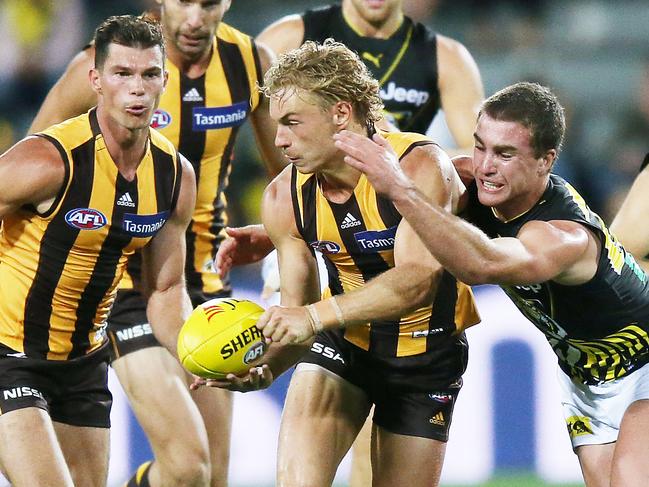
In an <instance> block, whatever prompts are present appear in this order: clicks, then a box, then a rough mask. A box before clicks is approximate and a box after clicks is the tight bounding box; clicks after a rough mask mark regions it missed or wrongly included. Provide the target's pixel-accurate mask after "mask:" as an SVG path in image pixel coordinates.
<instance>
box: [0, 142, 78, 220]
mask: <svg viewBox="0 0 649 487" xmlns="http://www.w3.org/2000/svg"><path fill="white" fill-rule="evenodd" d="M65 174H66V171H65V164H64V162H63V159H62V158H61V154H60V153H59V152H58V150H57V149H56V147H55V146H54V144H53V143H52V142H50V141H48V140H46V139H44V138H42V137H27V138H26V139H23V140H21V141H20V142H18V143H17V144H15V145H14V146H13V147H11V148H10V149H9V150H8V151H6V152H5V153H4V154H2V155H0V221H2V219H3V218H4V217H5V216H7V215H9V214H11V213H14V212H15V211H17V210H18V209H20V208H21V207H24V206H29V207H31V208H33V209H35V210H36V211H37V212H39V213H45V212H47V211H48V210H49V209H50V208H51V206H52V204H53V203H55V201H54V200H55V197H56V195H57V194H58V193H59V191H60V190H61V188H62V187H63V185H64V184H65V183H66V181H65Z"/></svg>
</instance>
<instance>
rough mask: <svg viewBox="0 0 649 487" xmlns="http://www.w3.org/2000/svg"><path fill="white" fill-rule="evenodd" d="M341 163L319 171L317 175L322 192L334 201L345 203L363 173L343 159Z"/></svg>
mask: <svg viewBox="0 0 649 487" xmlns="http://www.w3.org/2000/svg"><path fill="white" fill-rule="evenodd" d="M339 162H340V164H334V165H332V166H331V167H330V168H327V169H323V170H321V171H318V173H317V175H316V177H317V178H318V184H319V185H320V189H321V190H322V194H323V195H324V197H325V198H327V200H329V201H331V202H332V203H338V204H342V203H345V202H346V201H347V200H348V199H349V197H350V196H351V195H352V193H353V192H354V189H355V188H356V185H357V184H358V180H359V179H360V177H361V173H360V172H359V171H357V170H356V169H354V168H353V167H351V166H348V165H347V164H345V162H344V161H343V160H342V159H341V160H340V161H339Z"/></svg>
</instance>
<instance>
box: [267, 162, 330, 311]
mask: <svg viewBox="0 0 649 487" xmlns="http://www.w3.org/2000/svg"><path fill="white" fill-rule="evenodd" d="M261 216H262V223H263V224H264V227H265V228H266V231H267V232H268V235H269V237H270V239H271V240H272V242H273V244H274V245H275V248H276V249H277V256H278V260H279V271H280V290H281V299H282V304H283V305H287V306H300V305H303V304H306V303H310V302H313V301H316V300H317V299H318V297H319V293H320V286H319V281H318V272H317V266H316V263H315V258H314V256H313V254H312V253H311V251H310V250H309V248H308V246H307V244H306V242H304V240H303V239H302V238H301V236H300V235H299V232H298V230H297V224H296V222H295V216H294V213H293V204H292V201H291V195H290V168H286V169H285V170H284V171H283V172H282V173H281V174H280V175H279V176H278V177H277V178H275V179H274V180H273V181H272V182H271V183H270V184H269V185H268V187H267V188H266V190H265V191H264V196H263V199H262V212H261Z"/></svg>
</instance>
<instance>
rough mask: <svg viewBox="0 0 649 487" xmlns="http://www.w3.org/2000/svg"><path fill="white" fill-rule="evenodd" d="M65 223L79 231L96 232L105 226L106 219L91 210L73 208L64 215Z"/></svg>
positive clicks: (98, 212) (100, 213)
mask: <svg viewBox="0 0 649 487" xmlns="http://www.w3.org/2000/svg"><path fill="white" fill-rule="evenodd" d="M65 222H66V223H67V224H68V225H70V226H71V227H72V228H77V229H79V230H97V229H98V228H101V227H103V226H104V225H106V222H107V220H106V217H105V216H104V214H103V213H102V212H101V211H98V210H93V209H92V208H75V209H74V210H70V211H68V212H67V213H66V214H65Z"/></svg>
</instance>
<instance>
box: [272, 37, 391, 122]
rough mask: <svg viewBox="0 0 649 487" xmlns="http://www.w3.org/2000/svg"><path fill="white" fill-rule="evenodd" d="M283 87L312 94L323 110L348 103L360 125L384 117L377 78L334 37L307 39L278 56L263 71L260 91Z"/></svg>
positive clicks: (353, 53) (275, 90) (273, 92)
mask: <svg viewBox="0 0 649 487" xmlns="http://www.w3.org/2000/svg"><path fill="white" fill-rule="evenodd" d="M285 88H297V89H301V90H304V91H306V92H308V93H310V94H312V95H314V96H315V98H316V99H317V100H318V104H319V105H320V106H321V107H322V108H323V109H328V108H330V107H331V106H332V105H334V104H335V103H336V102H339V101H346V102H349V103H351V105H352V107H353V108H354V113H355V114H356V117H357V120H358V122H360V123H361V124H363V125H365V124H369V123H373V122H376V121H377V120H379V119H381V118H382V117H383V114H382V110H383V102H382V101H381V98H380V96H379V83H378V81H376V79H374V77H373V76H372V74H371V73H370V72H369V70H368V69H367V66H365V64H364V63H363V61H361V59H360V58H359V57H358V55H357V54H356V53H355V52H353V51H351V50H350V49H349V48H347V47H346V46H345V45H344V44H342V43H340V42H336V41H334V40H333V39H327V40H325V41H324V43H323V44H319V43H317V42H313V41H306V42H305V43H304V44H302V46H301V47H299V48H297V49H293V50H292V51H289V52H287V53H285V54H282V55H281V56H280V57H279V58H278V59H277V61H276V62H275V63H274V64H273V65H272V66H271V68H270V69H269V70H268V71H267V72H266V75H265V76H264V86H262V87H261V91H262V92H263V93H264V94H265V95H266V96H267V97H271V96H272V95H273V94H276V93H277V92H278V91H280V90H283V89H285Z"/></svg>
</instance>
